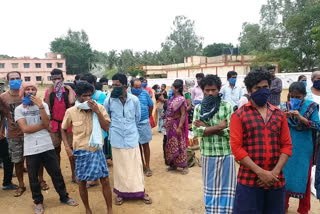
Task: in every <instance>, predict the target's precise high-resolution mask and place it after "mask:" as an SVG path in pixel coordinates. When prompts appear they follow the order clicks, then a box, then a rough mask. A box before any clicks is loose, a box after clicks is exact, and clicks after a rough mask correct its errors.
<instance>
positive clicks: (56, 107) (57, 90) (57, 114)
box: [42, 69, 76, 187]
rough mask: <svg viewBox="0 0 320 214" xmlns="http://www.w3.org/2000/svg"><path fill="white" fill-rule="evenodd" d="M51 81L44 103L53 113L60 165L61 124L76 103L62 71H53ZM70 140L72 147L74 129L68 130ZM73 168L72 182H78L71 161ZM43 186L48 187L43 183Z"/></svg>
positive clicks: (52, 121)
mask: <svg viewBox="0 0 320 214" xmlns="http://www.w3.org/2000/svg"><path fill="white" fill-rule="evenodd" d="M51 80H52V83H53V85H52V86H51V87H49V88H48V89H47V90H46V91H45V94H44V101H45V102H46V103H47V105H48V106H49V109H50V113H51V119H50V127H51V131H50V136H51V139H52V142H53V146H54V148H55V151H56V153H57V156H58V160H59V164H60V153H61V142H62V137H61V123H62V120H63V117H64V115H65V113H66V110H67V109H68V108H70V107H71V106H72V105H73V104H74V102H75V93H74V91H73V90H72V88H71V87H70V86H68V85H64V84H63V80H64V78H63V73H62V71H61V70H60V69H53V70H52V71H51ZM67 135H68V139H69V141H68V142H70V146H72V129H71V127H70V128H69V129H68V134H67ZM69 161H70V166H71V167H70V168H71V173H72V174H71V175H72V176H71V178H72V181H73V182H75V181H76V177H75V174H74V169H75V168H74V167H75V166H74V160H72V159H69ZM42 186H44V187H46V184H45V183H43V184H42Z"/></svg>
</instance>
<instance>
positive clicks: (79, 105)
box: [75, 100, 91, 110]
mask: <svg viewBox="0 0 320 214" xmlns="http://www.w3.org/2000/svg"><path fill="white" fill-rule="evenodd" d="M75 106H76V107H77V108H79V109H82V110H89V109H91V108H90V107H89V105H88V101H85V102H83V103H80V102H79V101H78V100H77V101H76V103H75Z"/></svg>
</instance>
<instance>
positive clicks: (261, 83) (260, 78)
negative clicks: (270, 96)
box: [244, 68, 272, 95]
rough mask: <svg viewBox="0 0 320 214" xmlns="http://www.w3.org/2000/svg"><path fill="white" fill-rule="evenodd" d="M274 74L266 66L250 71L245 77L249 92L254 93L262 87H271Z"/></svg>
mask: <svg viewBox="0 0 320 214" xmlns="http://www.w3.org/2000/svg"><path fill="white" fill-rule="evenodd" d="M271 80H272V75H271V73H270V72H269V71H266V70H265V69H264V68H257V69H254V70H252V71H250V72H249V73H248V75H247V76H246V77H245V78H244V84H245V85H246V88H247V91H248V94H250V95H251V94H253V93H254V92H256V91H258V90H259V89H262V88H267V89H269V88H270V85H271Z"/></svg>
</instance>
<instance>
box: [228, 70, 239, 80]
mask: <svg viewBox="0 0 320 214" xmlns="http://www.w3.org/2000/svg"><path fill="white" fill-rule="evenodd" d="M234 75H236V76H238V73H237V72H235V71H229V72H228V73H227V79H230V78H231V77H232V76H234Z"/></svg>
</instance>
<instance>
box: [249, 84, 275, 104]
mask: <svg viewBox="0 0 320 214" xmlns="http://www.w3.org/2000/svg"><path fill="white" fill-rule="evenodd" d="M270 94H271V92H270V90H269V89H267V88H261V89H259V90H258V91H256V92H254V93H253V94H251V99H252V100H253V101H254V103H255V104H257V105H258V106H264V105H265V104H266V103H267V102H268V99H269V97H270Z"/></svg>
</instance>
